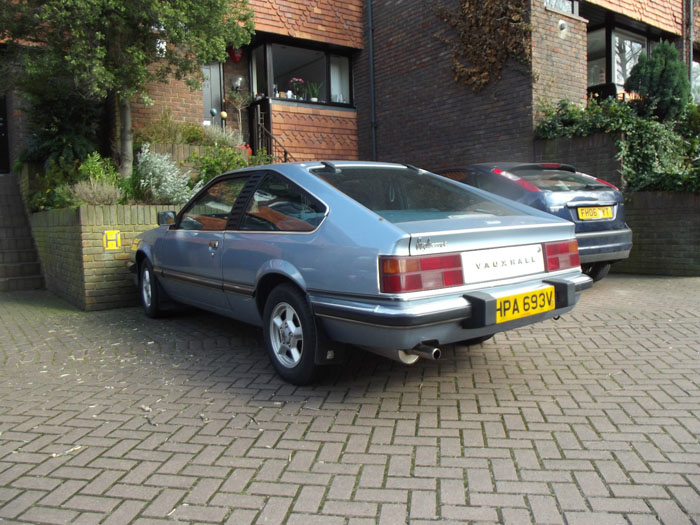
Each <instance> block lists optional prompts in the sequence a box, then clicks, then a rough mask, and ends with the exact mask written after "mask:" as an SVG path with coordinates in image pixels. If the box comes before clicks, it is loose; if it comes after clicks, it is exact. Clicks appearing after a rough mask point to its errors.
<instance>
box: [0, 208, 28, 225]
mask: <svg viewBox="0 0 700 525" xmlns="http://www.w3.org/2000/svg"><path fill="white" fill-rule="evenodd" d="M22 226H24V227H28V226H29V221H28V220H27V217H26V216H25V215H24V209H23V208H20V209H19V210H18V211H17V212H16V213H14V214H11V213H8V212H7V211H3V212H0V230H5V229H7V228H17V227H22Z"/></svg>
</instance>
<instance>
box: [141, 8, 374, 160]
mask: <svg viewBox="0 0 700 525" xmlns="http://www.w3.org/2000/svg"><path fill="white" fill-rule="evenodd" d="M362 5H363V0H308V1H301V0H300V1H292V0H251V1H250V6H251V7H252V8H253V9H254V11H255V29H256V32H267V33H274V34H278V35H283V36H289V37H293V38H298V39H305V40H311V41H315V42H324V43H328V44H334V45H339V46H345V47H351V48H355V49H359V48H361V47H362V45H363V44H362V15H363V10H362ZM223 74H224V82H223V84H224V93H223V98H225V97H226V95H227V94H228V93H230V91H231V89H233V88H232V83H233V82H234V81H235V79H236V78H237V77H239V76H241V77H243V79H244V81H243V83H242V87H243V90H244V91H247V89H248V79H249V63H248V59H247V57H246V54H245V53H244V55H243V58H242V59H241V61H240V62H237V63H235V62H234V61H233V60H231V59H228V60H227V61H226V63H225V64H224V67H223ZM148 93H149V96H150V98H151V99H152V100H153V102H154V104H153V105H150V106H149V105H145V104H144V103H143V102H141V101H140V100H134V103H133V123H134V128H139V127H142V126H143V125H144V124H145V122H147V121H149V120H152V119H157V118H159V117H160V115H162V113H163V111H164V110H166V109H169V110H170V111H171V113H172V117H173V120H175V121H177V122H202V120H203V95H202V91H201V90H194V91H192V90H190V89H189V88H188V87H187V86H186V85H185V83H184V82H181V81H176V80H172V81H171V82H169V83H168V84H152V85H151V86H149V89H148ZM221 109H226V111H227V113H228V120H227V124H228V125H229V126H232V127H237V120H238V115H237V111H236V110H235V109H234V108H233V107H225V106H224V107H222V108H221ZM278 112H279V113H278ZM271 117H272V122H273V125H272V127H273V129H272V133H273V134H274V135H275V138H276V139H277V140H279V141H280V142H281V143H282V144H283V145H284V146H285V148H286V149H287V150H288V151H290V152H292V154H293V155H294V157H295V158H297V159H299V160H302V159H304V160H307V159H316V158H334V159H355V158H357V157H358V149H357V117H356V114H355V112H354V111H342V110H334V109H326V108H323V107H319V106H317V105H314V106H309V107H303V106H299V107H292V106H288V105H286V106H285V105H282V104H273V105H272V114H271ZM242 123H243V126H242V127H243V137H244V140H245V141H247V142H250V132H249V122H248V114H247V111H245V110H244V111H243V114H242Z"/></svg>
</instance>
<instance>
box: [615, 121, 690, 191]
mask: <svg viewBox="0 0 700 525" xmlns="http://www.w3.org/2000/svg"><path fill="white" fill-rule="evenodd" d="M617 147H618V159H619V160H621V161H622V169H621V170H620V171H621V175H622V179H623V180H624V181H625V188H626V189H628V190H631V191H689V190H690V191H693V190H692V189H691V188H690V187H689V185H692V181H691V180H689V176H690V173H689V167H690V166H689V165H688V162H687V158H686V156H685V153H686V152H685V143H684V141H683V138H682V137H681V136H680V135H678V134H677V133H674V131H673V130H672V129H671V128H669V127H668V126H666V125H665V124H663V123H661V122H656V121H653V120H649V119H641V118H639V119H636V120H635V121H634V123H633V124H632V125H630V126H628V127H627V130H626V132H625V135H624V139H621V140H619V141H618V142H617Z"/></svg>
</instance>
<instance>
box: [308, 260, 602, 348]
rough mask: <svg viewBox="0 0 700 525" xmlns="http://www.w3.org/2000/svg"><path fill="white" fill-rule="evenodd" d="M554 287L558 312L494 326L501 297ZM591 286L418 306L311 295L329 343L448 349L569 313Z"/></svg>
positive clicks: (564, 284)
mask: <svg viewBox="0 0 700 525" xmlns="http://www.w3.org/2000/svg"><path fill="white" fill-rule="evenodd" d="M546 285H554V287H555V305H556V306H555V309H554V310H551V311H548V312H544V313H540V314H536V315H532V316H528V317H524V318H520V319H516V320H513V321H507V322H503V323H497V322H496V304H497V299H498V297H500V296H504V295H508V294H516V293H519V292H522V291H529V290H535V289H537V287H543V286H546ZM591 285H592V280H591V279H590V278H589V277H588V276H586V275H582V274H578V275H575V276H571V277H568V276H567V277H556V278H552V279H545V280H542V281H535V282H533V283H529V284H528V283H526V284H520V285H519V286H511V287H499V288H496V289H494V290H489V292H481V291H478V292H476V291H475V292H467V293H464V294H461V295H450V296H446V297H442V298H432V299H421V300H415V301H410V300H409V301H394V302H384V303H379V302H376V303H375V302H371V303H370V302H362V301H357V300H350V299H345V298H336V297H328V296H316V295H310V299H311V305H312V308H313V311H314V314H315V315H316V316H317V317H318V318H319V319H320V321H321V322H322V324H323V326H324V329H325V331H326V333H327V334H328V336H329V337H330V338H331V339H334V340H336V341H339V342H343V343H350V344H354V345H364V346H371V347H377V348H391V349H397V350H408V349H411V348H414V347H415V346H417V345H418V344H420V343H424V342H428V341H429V342H431V344H439V345H441V344H449V343H455V342H458V341H465V340H468V339H473V338H476V337H481V336H484V335H490V334H494V333H497V332H502V331H506V330H510V329H513V328H517V327H520V326H525V325H529V324H532V323H535V322H538V321H543V320H545V319H550V318H552V317H556V316H559V315H561V314H563V313H566V312H568V311H570V310H571V309H572V308H573V307H574V305H575V304H576V302H577V301H578V298H579V295H580V292H581V291H582V290H585V289H587V288H589V287H590V286H591Z"/></svg>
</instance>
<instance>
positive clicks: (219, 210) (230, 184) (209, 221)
mask: <svg viewBox="0 0 700 525" xmlns="http://www.w3.org/2000/svg"><path fill="white" fill-rule="evenodd" d="M246 180H247V179H246V178H245V177H238V178H234V179H224V180H222V181H220V182H218V183H216V184H213V185H212V186H210V187H209V188H207V189H206V191H204V192H203V193H201V194H200V195H198V196H197V198H196V199H195V200H194V201H193V202H192V203H190V205H189V206H188V207H187V209H186V210H185V211H184V213H183V214H182V217H181V219H180V228H182V229H183V230H208V231H222V230H225V229H226V221H227V219H228V216H229V213H230V212H231V208H232V207H233V204H234V203H235V202H236V198H237V197H238V195H239V194H240V193H241V190H242V189H243V186H245V183H246Z"/></svg>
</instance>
